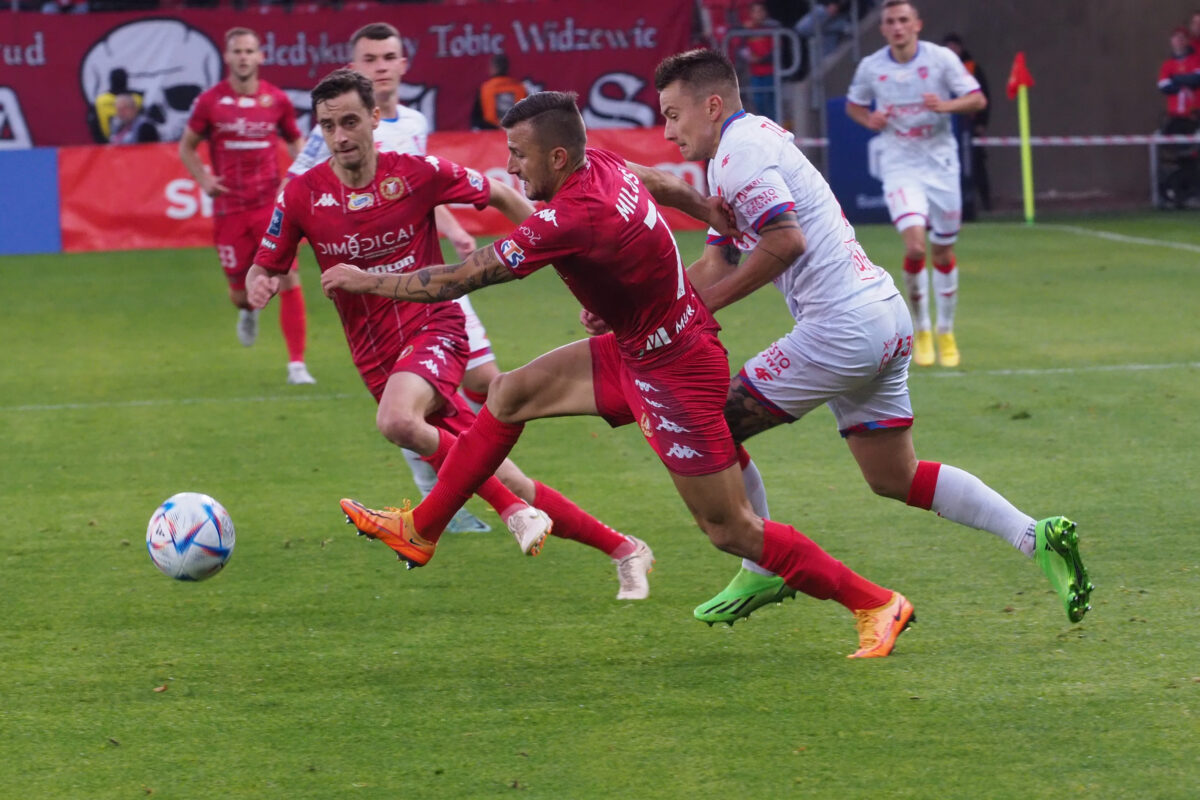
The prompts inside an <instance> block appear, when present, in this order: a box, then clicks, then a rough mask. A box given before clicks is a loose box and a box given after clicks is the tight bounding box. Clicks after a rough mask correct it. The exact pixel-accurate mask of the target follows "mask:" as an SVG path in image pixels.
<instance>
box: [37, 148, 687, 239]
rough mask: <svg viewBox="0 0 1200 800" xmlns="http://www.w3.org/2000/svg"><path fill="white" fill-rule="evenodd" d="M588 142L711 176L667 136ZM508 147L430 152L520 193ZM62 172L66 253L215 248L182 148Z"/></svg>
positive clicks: (493, 222) (128, 154) (497, 226)
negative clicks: (686, 158)
mask: <svg viewBox="0 0 1200 800" xmlns="http://www.w3.org/2000/svg"><path fill="white" fill-rule="evenodd" d="M588 141H589V142H590V143H591V144H592V145H594V146H596V147H602V148H604V149H607V150H613V151H615V152H618V153H620V154H621V155H622V156H624V157H625V158H627V159H628V160H630V161H633V162H635V163H638V164H644V165H646V166H651V167H658V168H659V169H663V170H667V171H669V172H671V173H672V174H674V175H678V176H679V177H681V178H683V179H684V180H687V181H688V182H689V183H691V184H692V185H693V186H695V187H696V188H697V189H698V190H700V191H701V192H703V191H704V185H705V181H704V168H703V167H702V166H701V165H700V164H697V163H692V162H685V161H683V160H682V159H681V158H680V155H679V148H678V147H676V146H675V145H673V144H671V143H670V142H668V141H666V140H665V139H664V138H663V133H662V129H661V128H645V129H637V130H620V131H618V130H594V131H590V132H589V134H588ZM505 142H506V139H505V136H504V133H503V132H501V131H486V132H480V133H435V134H433V135H432V136H430V137H429V152H430V153H432V154H434V155H437V156H438V157H441V158H446V159H449V160H451V161H455V162H458V163H460V164H463V165H466V166H470V167H474V168H475V169H477V170H479V171H480V172H482V173H483V174H485V175H487V176H488V177H490V178H495V179H497V180H502V181H507V182H508V183H509V184H510V185H512V186H513V187H514V188H516V189H518V190H520V188H521V187H520V182H519V181H517V180H516V178H514V177H513V176H511V175H509V174H508V172H507V171H506V169H505V165H506V163H507V161H508V147H507V145H506V143H505ZM202 147H203V145H202ZM280 154H281V158H280V163H281V165H282V164H286V163H287V160H286V152H285V151H284V150H283V148H282V146H281V147H280ZM58 171H59V193H60V203H61V209H62V211H61V214H62V245H63V250H64V251H66V252H80V251H87V250H138V249H153V248H164V247H198V246H204V245H211V244H212V200H210V199H209V198H208V197H207V196H205V195H204V193H203V192H201V191H200V190H199V187H197V186H196V182H195V181H193V180H192V178H191V176H190V175H188V173H187V170H185V169H184V168H183V165H182V164H181V163H180V161H179V152H178V146H177V145H175V144H171V143H164V144H145V145H129V146H124V147H104V146H100V145H96V146H89V147H64V148H62V149H60V150H59V163H58ZM456 215H457V216H458V218H459V220H460V221H461V222H462V224H463V227H465V228H466V229H467V230H468V231H469V232H471V233H472V234H476V235H479V234H501V233H506V232H507V231H510V230H511V229H512V224H511V223H510V222H509V221H508V220H507V219H505V218H504V216H503V215H501V214H500V212H498V211H496V210H494V209H490V208H489V209H486V210H484V211H482V212H480V211H476V210H475V209H474V208H472V207H471V206H463V207H461V208H458V209H457V210H456ZM664 216H665V218H666V220H667V222H668V223H669V224H670V225H671V226H672V227H673V228H675V229H677V230H686V229H695V228H699V227H702V226H701V224H700V223H699V222H697V221H696V220H693V219H691V218H690V217H687V216H685V215H683V214H680V213H678V212H675V211H673V210H671V209H664Z"/></svg>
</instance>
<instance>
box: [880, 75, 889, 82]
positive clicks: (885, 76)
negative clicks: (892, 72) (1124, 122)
mask: <svg viewBox="0 0 1200 800" xmlns="http://www.w3.org/2000/svg"><path fill="white" fill-rule="evenodd" d="M879 80H880V81H886V80H887V75H880V76H879Z"/></svg>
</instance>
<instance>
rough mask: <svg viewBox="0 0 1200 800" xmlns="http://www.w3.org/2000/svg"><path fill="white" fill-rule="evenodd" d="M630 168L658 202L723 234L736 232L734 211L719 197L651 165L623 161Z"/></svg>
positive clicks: (734, 233) (727, 234) (729, 234)
mask: <svg viewBox="0 0 1200 800" xmlns="http://www.w3.org/2000/svg"><path fill="white" fill-rule="evenodd" d="M625 166H627V167H629V171H630V172H632V173H633V174H634V175H637V176H638V180H640V181H641V182H642V184H643V185H644V186H645V187H646V188H647V189H648V190H649V191H650V196H651V197H653V198H654V199H655V200H656V201H658V203H660V204H661V205H664V206H670V207H671V208H677V209H679V210H680V211H682V212H683V213H685V214H687V215H688V216H690V217H695V218H696V219H698V220H700V221H701V222H703V223H705V224H707V225H708V226H709V227H710V228H712V229H713V230H715V231H717V233H719V234H721V235H722V236H735V235H737V233H738V230H737V226H736V223H735V220H734V217H733V210H732V209H731V208H730V207H729V204H728V203H726V202H725V201H724V200H722V199H721V198H719V197H705V196H704V195H702V194H700V193H699V192H697V191H696V190H695V189H693V188H692V186H691V184H689V183H688V182H687V181H685V180H683V179H682V178H679V177H676V176H675V175H671V174H670V173H667V172H663V171H662V170H660V169H654V168H653V167H644V166H642V165H641V164H635V163H633V162H632V161H626V162H625Z"/></svg>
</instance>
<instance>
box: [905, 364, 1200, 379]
mask: <svg viewBox="0 0 1200 800" xmlns="http://www.w3.org/2000/svg"><path fill="white" fill-rule="evenodd" d="M1187 367H1200V361H1180V362H1177V363H1174V364H1103V365H1099V366H1095V367H1049V368H1047V369H985V370H980V371H979V372H966V371H963V370H957V371H953V372H949V371H946V372H932V373H925V374H930V375H932V376H933V377H935V378H966V377H969V376H971V375H1002V376H1003V375H1073V374H1075V373H1078V372H1140V371H1146V370H1156V369H1183V368H1187ZM909 374H910V375H911V374H913V373H912V371H910V372H909ZM916 374H921V373H916Z"/></svg>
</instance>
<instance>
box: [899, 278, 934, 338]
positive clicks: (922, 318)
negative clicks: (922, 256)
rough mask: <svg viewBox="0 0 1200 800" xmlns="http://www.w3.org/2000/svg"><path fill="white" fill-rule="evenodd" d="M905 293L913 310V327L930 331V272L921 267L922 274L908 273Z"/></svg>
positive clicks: (905, 281) (905, 280) (905, 279)
mask: <svg viewBox="0 0 1200 800" xmlns="http://www.w3.org/2000/svg"><path fill="white" fill-rule="evenodd" d="M904 291H905V293H906V294H907V295H908V307H909V308H910V309H911V310H912V316H913V327H914V328H916V329H917V330H919V331H927V330H929V328H930V327H931V325H930V322H929V270H927V269H925V268H924V267H921V271H920V272H907V271H906V272H905V273H904Z"/></svg>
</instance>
